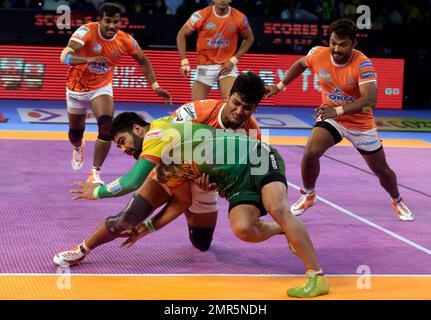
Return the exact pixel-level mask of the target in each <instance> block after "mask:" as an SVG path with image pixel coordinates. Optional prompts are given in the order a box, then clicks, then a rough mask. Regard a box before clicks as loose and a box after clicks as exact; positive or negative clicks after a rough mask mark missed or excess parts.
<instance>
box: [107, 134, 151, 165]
mask: <svg viewBox="0 0 431 320" xmlns="http://www.w3.org/2000/svg"><path fill="white" fill-rule="evenodd" d="M143 140H144V139H142V138H141V137H140V136H139V135H137V134H135V133H134V132H131V133H130V132H119V133H117V134H116V135H115V137H114V141H115V143H116V144H117V147H118V148H120V149H121V151H122V152H123V153H125V154H127V155H129V156H133V157H134V158H135V159H138V157H139V155H140V154H141V151H142V142H143Z"/></svg>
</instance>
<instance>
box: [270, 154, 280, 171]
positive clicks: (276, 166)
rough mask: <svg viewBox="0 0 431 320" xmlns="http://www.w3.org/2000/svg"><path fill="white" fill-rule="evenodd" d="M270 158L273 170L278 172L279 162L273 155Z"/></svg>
mask: <svg viewBox="0 0 431 320" xmlns="http://www.w3.org/2000/svg"><path fill="white" fill-rule="evenodd" d="M269 158H270V159H271V166H272V169H273V170H278V165H277V160H276V159H275V156H274V155H273V154H272V153H271V154H270V155H269Z"/></svg>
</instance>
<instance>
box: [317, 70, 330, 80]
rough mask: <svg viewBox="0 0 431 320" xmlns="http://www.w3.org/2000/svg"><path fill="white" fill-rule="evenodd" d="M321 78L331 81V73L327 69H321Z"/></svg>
mask: <svg viewBox="0 0 431 320" xmlns="http://www.w3.org/2000/svg"><path fill="white" fill-rule="evenodd" d="M319 78H320V79H322V80H325V81H331V74H330V73H329V72H328V71H326V70H322V69H321V70H319Z"/></svg>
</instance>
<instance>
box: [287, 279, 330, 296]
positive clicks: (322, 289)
mask: <svg viewBox="0 0 431 320" xmlns="http://www.w3.org/2000/svg"><path fill="white" fill-rule="evenodd" d="M307 278H308V281H307V283H306V284H304V285H302V286H300V287H296V288H290V289H288V290H287V295H288V296H289V297H292V298H313V297H317V296H321V295H324V294H328V293H329V284H328V282H327V281H326V278H325V276H323V275H319V274H316V275H307Z"/></svg>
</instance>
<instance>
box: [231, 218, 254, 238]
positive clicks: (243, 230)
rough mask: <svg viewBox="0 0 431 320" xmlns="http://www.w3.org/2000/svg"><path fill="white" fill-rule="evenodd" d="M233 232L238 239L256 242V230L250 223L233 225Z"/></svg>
mask: <svg viewBox="0 0 431 320" xmlns="http://www.w3.org/2000/svg"><path fill="white" fill-rule="evenodd" d="M232 231H233V233H234V234H235V236H237V237H238V239H240V240H242V241H246V242H254V239H255V233H254V228H253V225H251V224H250V223H248V222H246V223H235V224H233V225H232Z"/></svg>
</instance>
